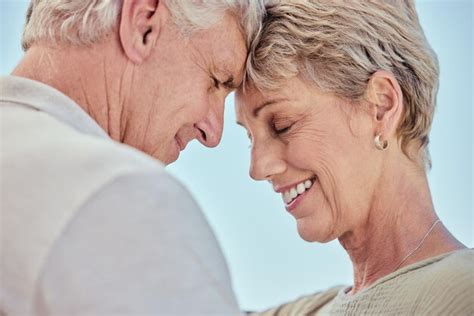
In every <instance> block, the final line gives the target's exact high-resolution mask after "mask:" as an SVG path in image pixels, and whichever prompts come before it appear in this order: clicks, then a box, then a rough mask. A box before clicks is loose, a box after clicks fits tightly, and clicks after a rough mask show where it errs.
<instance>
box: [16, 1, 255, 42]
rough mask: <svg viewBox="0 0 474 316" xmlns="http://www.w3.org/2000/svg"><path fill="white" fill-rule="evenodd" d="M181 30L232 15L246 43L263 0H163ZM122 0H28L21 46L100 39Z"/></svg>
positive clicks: (203, 26)
mask: <svg viewBox="0 0 474 316" xmlns="http://www.w3.org/2000/svg"><path fill="white" fill-rule="evenodd" d="M163 1H164V2H165V4H166V6H167V7H168V8H169V10H170V12H171V15H172V16H173V19H174V22H175V23H176V25H177V26H178V27H179V28H180V30H181V31H182V32H183V34H186V35H190V34H192V33H193V32H194V31H198V30H203V29H206V28H209V27H212V26H213V25H214V24H215V23H217V22H219V20H220V19H222V18H223V17H224V15H225V14H226V13H231V14H233V15H234V16H235V17H236V18H237V20H238V22H240V25H241V28H242V31H243V32H244V33H245V37H246V40H247V46H248V44H249V43H250V41H251V38H252V36H253V34H254V33H255V31H256V30H257V29H258V28H259V24H260V23H261V20H262V16H263V14H264V5H263V3H262V2H263V0H199V1H197V0H163ZM121 8H122V0H80V1H79V0H31V3H30V6H29V8H28V11H27V15H26V23H25V29H24V32H23V38H22V46H23V49H24V50H25V51H26V50H27V49H28V48H29V47H30V46H31V45H33V44H34V43H36V42H38V41H45V42H48V43H58V42H59V43H69V44H75V45H90V44H93V43H97V42H100V41H101V40H102V39H103V38H104V37H105V35H107V34H108V33H110V32H111V31H112V30H114V28H115V27H116V25H117V22H118V20H119V15H120V12H121Z"/></svg>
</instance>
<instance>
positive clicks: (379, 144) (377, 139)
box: [374, 134, 388, 150]
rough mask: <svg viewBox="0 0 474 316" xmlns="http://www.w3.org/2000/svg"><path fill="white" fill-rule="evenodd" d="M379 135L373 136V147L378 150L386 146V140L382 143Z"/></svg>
mask: <svg viewBox="0 0 474 316" xmlns="http://www.w3.org/2000/svg"><path fill="white" fill-rule="evenodd" d="M380 137H381V135H380V134H378V135H377V136H375V138H374V143H375V148H377V149H378V150H385V149H387V147H388V141H387V140H384V141H383V143H382V142H381V141H380Z"/></svg>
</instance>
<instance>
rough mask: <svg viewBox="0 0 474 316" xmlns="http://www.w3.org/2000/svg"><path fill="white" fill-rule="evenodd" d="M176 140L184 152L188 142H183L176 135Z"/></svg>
mask: <svg viewBox="0 0 474 316" xmlns="http://www.w3.org/2000/svg"><path fill="white" fill-rule="evenodd" d="M174 139H175V140H176V143H177V144H178V147H179V150H180V151H183V150H184V149H185V148H186V145H187V142H183V141H182V140H181V138H179V136H178V135H176V136H175V137H174Z"/></svg>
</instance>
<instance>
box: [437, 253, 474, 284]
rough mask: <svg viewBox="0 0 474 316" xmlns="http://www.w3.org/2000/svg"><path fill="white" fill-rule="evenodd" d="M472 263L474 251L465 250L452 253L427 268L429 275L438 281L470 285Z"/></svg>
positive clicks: (473, 261)
mask: <svg viewBox="0 0 474 316" xmlns="http://www.w3.org/2000/svg"><path fill="white" fill-rule="evenodd" d="M473 263H474V249H471V248H466V249H461V250H456V251H453V252H451V253H449V254H448V255H446V256H445V257H444V258H443V259H441V260H439V261H437V262H435V263H433V264H432V265H430V266H428V267H429V269H430V272H431V274H433V275H436V276H438V277H439V278H440V279H450V280H451V282H452V281H454V280H457V281H463V280H465V282H468V281H469V282H470V283H472V275H473V267H474V265H473ZM471 285H472V284H471Z"/></svg>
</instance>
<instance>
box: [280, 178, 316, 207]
mask: <svg viewBox="0 0 474 316" xmlns="http://www.w3.org/2000/svg"><path fill="white" fill-rule="evenodd" d="M312 185H313V181H311V180H306V181H304V182H301V183H298V184H297V185H296V186H295V187H293V188H291V189H290V190H288V191H286V192H284V193H282V198H283V202H285V204H290V203H291V201H293V200H294V199H295V198H296V197H297V196H298V195H300V194H303V193H304V192H305V191H306V190H308V189H309V188H311V186H312Z"/></svg>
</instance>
